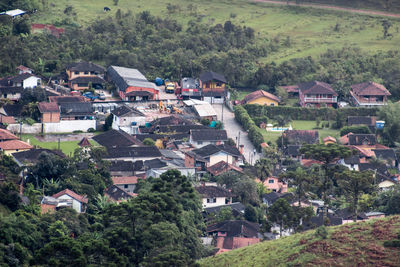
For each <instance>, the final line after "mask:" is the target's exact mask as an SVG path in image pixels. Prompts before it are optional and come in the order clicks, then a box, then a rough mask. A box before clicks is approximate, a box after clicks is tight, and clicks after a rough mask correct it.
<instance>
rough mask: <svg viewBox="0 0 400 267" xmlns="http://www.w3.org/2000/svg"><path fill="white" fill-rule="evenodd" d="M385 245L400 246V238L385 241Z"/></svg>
mask: <svg viewBox="0 0 400 267" xmlns="http://www.w3.org/2000/svg"><path fill="white" fill-rule="evenodd" d="M383 246H384V247H391V248H400V240H390V241H385V242H383Z"/></svg>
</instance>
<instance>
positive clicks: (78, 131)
mask: <svg viewBox="0 0 400 267" xmlns="http://www.w3.org/2000/svg"><path fill="white" fill-rule="evenodd" d="M73 133H83V131H81V130H75V131H73Z"/></svg>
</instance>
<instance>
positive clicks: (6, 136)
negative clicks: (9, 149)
mask: <svg viewBox="0 0 400 267" xmlns="http://www.w3.org/2000/svg"><path fill="white" fill-rule="evenodd" d="M16 139H18V137H16V136H15V135H13V134H12V133H10V131H8V130H5V129H0V141H5V140H16Z"/></svg>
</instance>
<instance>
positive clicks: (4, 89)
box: [0, 86, 24, 101]
mask: <svg viewBox="0 0 400 267" xmlns="http://www.w3.org/2000/svg"><path fill="white" fill-rule="evenodd" d="M23 90H24V89H23V88H22V87H14V86H0V99H7V100H11V101H18V100H20V99H21V94H22V92H23Z"/></svg>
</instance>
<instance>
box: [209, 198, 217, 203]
mask: <svg viewBox="0 0 400 267" xmlns="http://www.w3.org/2000/svg"><path fill="white" fill-rule="evenodd" d="M216 202H217V198H215V197H213V198H207V203H216Z"/></svg>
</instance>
